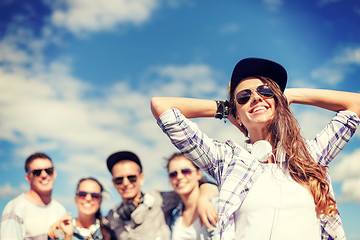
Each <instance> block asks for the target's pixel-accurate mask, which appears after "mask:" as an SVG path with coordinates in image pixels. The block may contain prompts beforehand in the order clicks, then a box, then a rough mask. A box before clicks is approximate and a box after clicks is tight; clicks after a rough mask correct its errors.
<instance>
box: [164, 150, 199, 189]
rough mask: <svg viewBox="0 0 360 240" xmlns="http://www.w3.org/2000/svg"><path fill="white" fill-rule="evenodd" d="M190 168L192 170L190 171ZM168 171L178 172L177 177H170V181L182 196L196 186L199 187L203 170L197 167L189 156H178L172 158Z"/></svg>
mask: <svg viewBox="0 0 360 240" xmlns="http://www.w3.org/2000/svg"><path fill="white" fill-rule="evenodd" d="M189 169H190V170H191V171H190V173H189V171H188V170H189ZM182 170H183V171H182ZM184 170H185V171H184ZM168 172H169V173H175V172H177V174H176V176H175V177H170V183H171V185H172V187H173V188H174V191H175V192H176V193H177V194H179V195H180V196H181V195H189V194H190V193H191V192H192V191H193V190H194V189H195V188H199V180H200V179H201V171H200V170H198V169H196V168H195V166H194V165H193V163H192V162H191V161H190V160H189V159H188V158H186V157H184V156H178V157H175V158H173V159H171V160H170V162H169V165H168Z"/></svg>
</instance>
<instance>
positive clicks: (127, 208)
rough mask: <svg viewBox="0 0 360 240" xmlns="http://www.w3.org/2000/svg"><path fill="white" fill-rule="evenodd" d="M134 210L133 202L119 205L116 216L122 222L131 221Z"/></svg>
mask: <svg viewBox="0 0 360 240" xmlns="http://www.w3.org/2000/svg"><path fill="white" fill-rule="evenodd" d="M135 209H136V206H135V205H134V203H133V202H130V201H128V202H125V203H123V204H121V206H120V207H119V208H118V214H119V216H120V218H121V219H122V220H124V221H129V220H130V219H131V213H132V212H133V211H134V210H135Z"/></svg>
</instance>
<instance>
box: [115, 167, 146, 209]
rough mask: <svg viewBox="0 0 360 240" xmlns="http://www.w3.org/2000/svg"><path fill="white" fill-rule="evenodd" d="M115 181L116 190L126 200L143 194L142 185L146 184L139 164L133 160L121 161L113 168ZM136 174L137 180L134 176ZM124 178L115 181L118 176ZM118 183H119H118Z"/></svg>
mask: <svg viewBox="0 0 360 240" xmlns="http://www.w3.org/2000/svg"><path fill="white" fill-rule="evenodd" d="M111 172H112V175H113V183H114V186H115V188H116V190H117V191H118V192H119V194H120V195H121V197H122V200H123V201H124V202H126V201H128V200H132V199H135V198H139V197H140V196H141V186H142V185H143V184H144V174H143V173H142V172H141V170H140V167H139V165H137V164H136V163H135V162H132V161H127V160H124V161H121V162H118V163H116V164H115V165H114V167H113V168H112V171H111ZM128 176H136V177H135V181H134V179H133V178H132V177H130V179H131V180H132V181H130V180H129V178H128ZM120 177H121V178H123V179H122V181H121V183H120V182H117V181H115V179H116V178H120ZM117 183H118V184H117Z"/></svg>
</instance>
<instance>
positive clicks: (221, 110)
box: [214, 100, 229, 119]
mask: <svg viewBox="0 0 360 240" xmlns="http://www.w3.org/2000/svg"><path fill="white" fill-rule="evenodd" d="M216 105H217V111H216V114H215V116H214V117H215V118H218V119H223V118H227V117H228V116H229V101H227V100H226V101H219V100H217V101H216Z"/></svg>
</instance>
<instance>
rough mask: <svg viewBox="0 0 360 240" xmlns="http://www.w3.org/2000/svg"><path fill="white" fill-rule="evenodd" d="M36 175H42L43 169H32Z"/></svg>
mask: <svg viewBox="0 0 360 240" xmlns="http://www.w3.org/2000/svg"><path fill="white" fill-rule="evenodd" d="M31 172H32V173H33V175H34V176H35V177H38V176H40V174H41V172H42V169H36V170H32V171H31Z"/></svg>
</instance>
